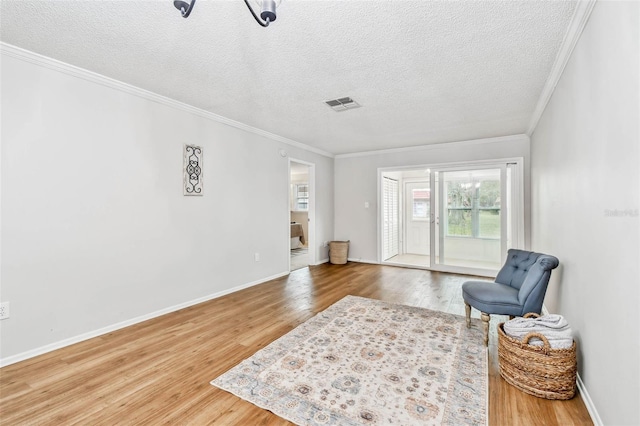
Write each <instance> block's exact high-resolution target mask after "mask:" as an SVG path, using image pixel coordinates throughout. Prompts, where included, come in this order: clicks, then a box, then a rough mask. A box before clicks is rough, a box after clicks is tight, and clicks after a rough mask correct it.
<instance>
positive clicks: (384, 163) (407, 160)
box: [335, 135, 529, 262]
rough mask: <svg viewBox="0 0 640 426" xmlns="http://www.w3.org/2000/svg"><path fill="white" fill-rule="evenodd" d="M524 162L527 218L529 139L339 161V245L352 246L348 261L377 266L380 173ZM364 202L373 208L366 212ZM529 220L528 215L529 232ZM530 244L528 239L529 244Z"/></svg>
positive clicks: (486, 141) (443, 146)
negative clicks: (464, 163) (512, 160)
mask: <svg viewBox="0 0 640 426" xmlns="http://www.w3.org/2000/svg"><path fill="white" fill-rule="evenodd" d="M515 157H523V158H524V186H525V188H524V199H525V212H528V209H529V138H528V137H527V136H525V135H519V136H512V137H505V138H495V139H484V140H478V141H465V142H459V143H452V144H438V145H426V146H423V147H418V148H415V149H402V150H389V151H380V152H378V153H369V154H362V155H338V156H336V159H335V206H336V209H335V227H336V231H335V239H336V240H351V243H350V245H349V258H350V259H358V260H362V261H366V262H377V261H378V254H377V244H378V243H377V234H378V206H377V204H378V169H379V168H386V167H403V166H421V165H435V164H444V163H457V162H462V161H480V160H492V159H499V158H515ZM365 201H368V202H369V205H370V207H369V208H368V209H367V208H365V207H364V203H365ZM528 221H529V217H528V215H527V214H525V229H527V230H528V223H529V222H528ZM527 241H528V238H527Z"/></svg>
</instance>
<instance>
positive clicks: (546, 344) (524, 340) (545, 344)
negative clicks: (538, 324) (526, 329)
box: [522, 331, 551, 354]
mask: <svg viewBox="0 0 640 426" xmlns="http://www.w3.org/2000/svg"><path fill="white" fill-rule="evenodd" d="M533 337H537V338H538V339H540V340H542V344H543V345H542V347H543V348H544V353H545V354H546V353H548V352H549V349H551V345H550V344H549V340H547V338H546V337H545V336H544V335H543V334H540V333H536V332H535V331H534V332H531V333H529V334H527V335H526V336H524V337H523V338H522V343H524V344H525V345H528V344H529V340H531V339H532V338H533Z"/></svg>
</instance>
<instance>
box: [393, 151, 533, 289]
mask: <svg viewBox="0 0 640 426" xmlns="http://www.w3.org/2000/svg"><path fill="white" fill-rule="evenodd" d="M521 167H522V159H516V160H515V161H513V162H508V161H496V162H479V163H467V164H456V165H439V166H429V167H421V168H419V169H418V168H414V169H410V168H406V169H396V170H385V171H381V174H380V178H381V189H382V191H381V197H382V198H381V199H382V201H383V202H382V212H381V213H382V215H381V223H382V226H381V236H382V238H381V240H382V241H381V242H382V245H381V261H382V262H385V263H389V264H394V265H400V266H411V267H417V268H428V269H433V270H439V271H448V272H460V273H467V274H477V275H486V276H492V275H493V274H495V272H497V271H498V270H499V269H500V268H501V266H502V264H503V262H504V259H505V256H506V253H507V249H509V248H523V245H524V217H523V198H522V189H523V183H522V168H521ZM399 189H401V190H399ZM398 219H399V220H398ZM398 235H399V236H400V238H398Z"/></svg>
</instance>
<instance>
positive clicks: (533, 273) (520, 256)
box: [496, 249, 560, 313]
mask: <svg viewBox="0 0 640 426" xmlns="http://www.w3.org/2000/svg"><path fill="white" fill-rule="evenodd" d="M559 263H560V262H559V261H558V259H557V258H556V257H554V256H549V255H547V254H542V253H534V252H531V251H524V250H517V249H510V250H509V251H508V252H507V260H506V261H505V264H504V266H503V267H502V269H501V270H500V272H498V275H497V276H496V282H497V283H499V284H504V285H508V286H510V287H513V288H516V289H518V290H519V291H518V301H519V302H520V303H521V304H522V305H523V311H522V312H523V313H527V312H537V313H540V310H541V309H542V302H543V300H544V295H545V293H546V292H547V285H548V284H549V278H550V277H551V270H552V269H555V268H556V267H557V266H558V264H559Z"/></svg>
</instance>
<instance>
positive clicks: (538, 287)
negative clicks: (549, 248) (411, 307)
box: [462, 249, 559, 345]
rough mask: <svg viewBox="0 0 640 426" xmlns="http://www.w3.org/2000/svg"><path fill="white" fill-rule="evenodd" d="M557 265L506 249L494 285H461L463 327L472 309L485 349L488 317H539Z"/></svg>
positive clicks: (543, 256) (541, 257) (552, 260)
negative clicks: (478, 315)
mask: <svg viewBox="0 0 640 426" xmlns="http://www.w3.org/2000/svg"><path fill="white" fill-rule="evenodd" d="M558 264H559V262H558V259H557V258H555V257H553V256H549V255H546V254H542V253H534V252H530V251H524V250H516V249H510V250H509V251H508V252H507V260H506V262H505V264H504V266H503V267H502V269H501V270H500V272H498V275H497V276H496V280H495V282H489V281H467V282H465V283H464V284H463V285H462V298H463V299H464V305H465V306H464V307H465V311H466V314H467V327H470V326H471V307H472V306H473V307H474V308H476V309H477V310H479V311H480V312H481V314H482V315H481V317H482V321H483V327H484V344H485V345H488V344H489V320H490V319H491V318H490V314H498V315H509V316H512V317H515V316H523V315H524V314H526V313H528V312H535V313H537V314H539V313H540V311H541V310H542V302H543V301H544V295H545V293H546V292H547V285H548V284H549V277H551V270H552V269H555V268H556V267H557V266H558Z"/></svg>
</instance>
